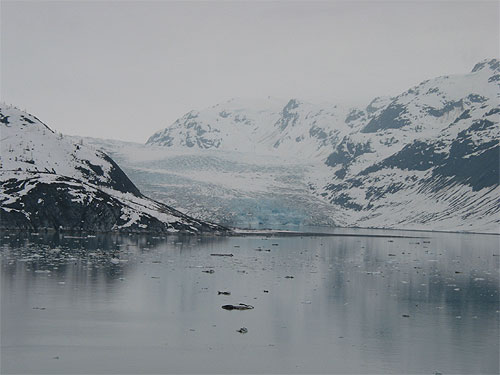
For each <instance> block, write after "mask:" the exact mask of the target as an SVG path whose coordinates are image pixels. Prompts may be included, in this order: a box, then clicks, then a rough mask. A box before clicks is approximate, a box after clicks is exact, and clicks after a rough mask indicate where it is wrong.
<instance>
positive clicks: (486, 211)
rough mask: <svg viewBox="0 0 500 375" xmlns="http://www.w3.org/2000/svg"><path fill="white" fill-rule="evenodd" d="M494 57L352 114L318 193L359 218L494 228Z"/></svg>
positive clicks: (499, 204)
mask: <svg viewBox="0 0 500 375" xmlns="http://www.w3.org/2000/svg"><path fill="white" fill-rule="evenodd" d="M499 84H500V62H499V61H498V60H496V59H493V60H485V61H483V62H481V63H479V64H477V65H476V66H475V67H474V68H473V70H472V72H471V73H469V74H465V75H455V76H444V77H438V78H435V79H431V80H428V81H425V82H422V83H421V84H420V85H418V86H416V87H413V88H411V89H409V90H408V91H406V92H404V93H402V94H401V95H398V96H397V97H395V98H393V99H392V100H391V101H390V103H388V104H387V105H386V106H384V107H383V108H381V109H379V110H377V111H376V112H375V116H372V118H371V119H370V120H369V121H367V120H361V121H359V124H358V125H357V126H356V128H357V129H360V130H359V131H355V132H352V133H351V134H349V135H347V136H345V137H344V138H343V139H342V140H341V142H340V143H338V144H337V146H336V147H335V149H334V152H333V153H331V154H330V155H329V157H328V158H327V161H326V163H327V165H329V166H331V167H332V171H333V172H334V173H333V178H331V179H330V181H328V183H327V184H326V186H325V187H324V189H322V191H323V194H324V195H325V196H326V197H327V198H328V199H329V200H330V202H332V204H334V205H335V206H338V207H341V208H342V209H344V210H349V211H350V212H351V222H352V223H353V224H356V225H361V226H377V227H382V226H383V227H405V228H433V229H442V230H450V229H451V230H474V231H494V232H499V231H500V230H499V229H500V228H499V225H500V217H499V213H500V199H499V197H500V189H499V170H498V166H499V139H500V127H499V113H500V104H499V103H500V102H499V95H500V86H499Z"/></svg>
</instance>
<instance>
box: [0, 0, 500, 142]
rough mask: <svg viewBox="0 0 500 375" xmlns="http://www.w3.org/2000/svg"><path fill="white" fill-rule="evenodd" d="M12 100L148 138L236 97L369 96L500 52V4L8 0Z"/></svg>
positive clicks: (351, 100) (91, 127)
mask: <svg viewBox="0 0 500 375" xmlns="http://www.w3.org/2000/svg"><path fill="white" fill-rule="evenodd" d="M0 11H1V92H0V94H1V99H2V100H3V101H5V102H7V103H11V104H15V105H16V106H18V107H20V108H25V109H26V110H27V111H28V112H30V113H32V114H34V115H36V116H38V117H39V118H40V119H41V120H42V121H44V122H45V123H47V124H48V125H49V126H51V127H52V128H53V129H56V130H57V131H60V132H63V133H66V134H72V135H84V136H94V137H102V138H115V139H122V140H132V141H137V142H144V141H145V140H146V139H147V138H148V137H149V136H150V135H151V134H152V133H153V132H155V131H156V130H158V129H161V128H164V127H166V126H168V125H170V124H171V123H172V122H173V121H175V119H176V118H178V117H180V116H182V115H183V114H184V113H185V112H187V111H189V110H191V109H195V108H196V109H200V108H204V107H208V106H211V105H213V104H216V103H218V102H221V101H225V100H227V99H229V98H231V97H267V96H268V95H270V96H274V97H278V98H291V97H297V98H301V99H304V100H308V101H313V102H315V101H332V102H341V103H348V104H356V103H359V104H367V103H368V102H369V101H370V100H371V99H372V98H373V97H375V96H378V95H395V94H398V93H400V92H402V91H404V90H406V89H407V88H409V87H410V86H412V85H414V84H417V83H419V82H420V81H422V80H424V79H428V78H432V77H435V76H438V75H444V74H453V73H465V72H468V71H470V70H471V69H472V67H473V65H474V64H475V63H476V62H477V61H479V60H482V59H484V58H489V57H498V55H499V34H500V30H499V2H497V1H490V2H479V1H469V2H455V1H446V2H436V1H431V2H423V1H417V2H408V1H399V2H395V1H392V2H379V1H368V2H356V1H350V2H340V1H328V2H310V1H308V2H285V1H281V2H170V1H130V2H118V1H85V2H76V1H59V2H56V1H51V2H48V1H35V2H27V1H22V2H21V1H6V0H2V1H1V5H0Z"/></svg>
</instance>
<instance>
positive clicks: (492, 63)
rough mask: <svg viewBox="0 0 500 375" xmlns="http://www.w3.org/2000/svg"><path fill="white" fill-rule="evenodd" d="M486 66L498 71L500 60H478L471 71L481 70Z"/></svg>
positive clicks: (499, 70) (499, 69)
mask: <svg viewBox="0 0 500 375" xmlns="http://www.w3.org/2000/svg"><path fill="white" fill-rule="evenodd" d="M487 67H488V68H490V70H492V71H494V72H500V60H498V59H497V58H493V59H484V60H483V61H480V62H478V63H477V64H476V65H474V68H472V73H475V72H479V71H480V70H483V69H484V68H487Z"/></svg>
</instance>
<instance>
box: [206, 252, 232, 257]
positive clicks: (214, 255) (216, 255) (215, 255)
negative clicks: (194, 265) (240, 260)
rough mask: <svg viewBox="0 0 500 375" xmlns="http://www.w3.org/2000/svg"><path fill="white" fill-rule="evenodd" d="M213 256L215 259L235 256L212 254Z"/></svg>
mask: <svg viewBox="0 0 500 375" xmlns="http://www.w3.org/2000/svg"><path fill="white" fill-rule="evenodd" d="M210 255H211V256H213V257H232V256H234V255H233V254H231V253H229V254H215V253H214V254H210Z"/></svg>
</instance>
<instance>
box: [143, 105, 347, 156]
mask: <svg viewBox="0 0 500 375" xmlns="http://www.w3.org/2000/svg"><path fill="white" fill-rule="evenodd" d="M349 114H350V111H349V110H348V109H347V108H343V107H340V106H336V105H324V106H320V105H314V104H310V103H306V102H303V101H299V100H297V99H290V100H287V101H283V100H278V99H271V98H268V99H265V100H255V99H253V100H249V99H241V98H238V99H231V100H229V101H228V102H226V103H221V104H217V105H214V106H213V107H210V108H207V109H204V110H202V111H191V112H188V113H186V114H185V115H184V116H183V117H181V118H180V119H178V120H176V121H175V122H174V123H173V124H172V125H171V126H169V127H168V128H165V129H163V130H161V131H158V132H157V133H155V134H153V135H152V136H151V137H150V138H149V140H148V141H147V144H148V145H155V146H166V147H170V148H173V149H179V148H192V149H202V150H203V149H218V150H224V151H238V152H253V153H259V154H269V153H273V154H278V155H281V156H291V155H295V153H296V151H297V148H299V149H300V150H301V151H302V152H303V157H305V158H317V157H325V156H327V155H328V153H329V152H330V151H331V147H332V145H333V144H336V143H337V142H338V141H339V140H340V138H341V137H342V136H343V135H345V134H347V133H348V132H349V130H350V127H349V124H348V123H346V122H345V121H344V120H345V118H346V117H348V116H349Z"/></svg>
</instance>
